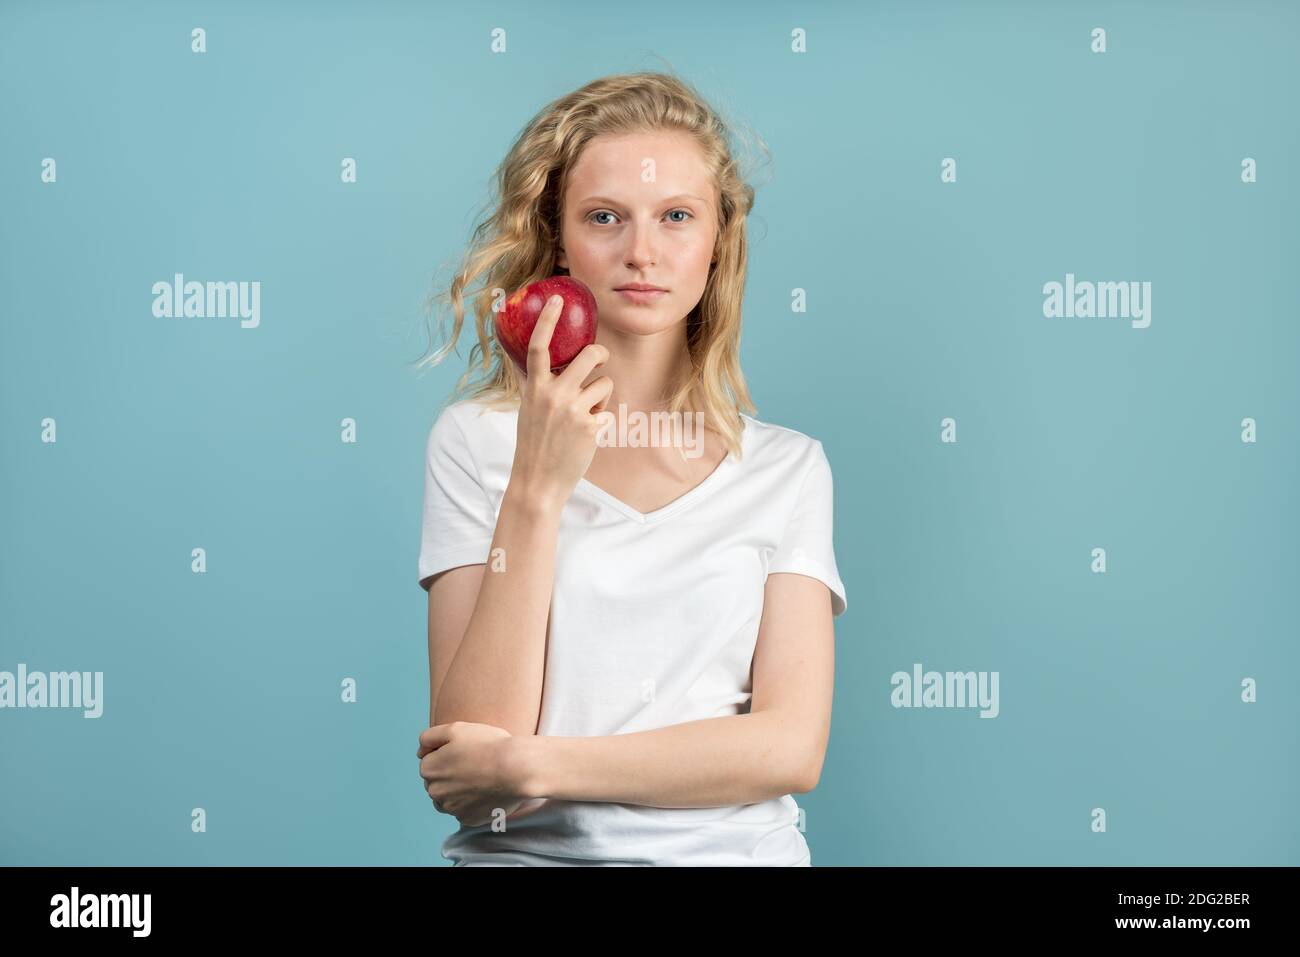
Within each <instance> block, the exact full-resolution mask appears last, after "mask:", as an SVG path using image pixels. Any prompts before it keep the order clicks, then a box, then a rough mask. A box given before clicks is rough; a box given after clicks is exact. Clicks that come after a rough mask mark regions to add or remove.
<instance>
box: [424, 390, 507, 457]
mask: <svg viewBox="0 0 1300 957" xmlns="http://www.w3.org/2000/svg"><path fill="white" fill-rule="evenodd" d="M518 416H519V408H518V406H517V405H516V406H512V407H507V406H502V405H493V404H492V403H490V402H486V401H484V400H482V399H478V398H469V399H461V400H459V401H456V402H451V403H448V404H447V405H444V406H443V408H442V409H441V410H440V411H439V413H438V415H437V417H436V418H435V419H434V422H433V425H432V426H431V427H430V428H429V437H428V440H427V442H426V444H425V454H426V457H427V458H428V459H429V461H430V463H431V464H432V465H436V464H439V463H445V462H448V461H456V462H458V463H460V464H461V465H462V467H468V466H469V465H471V464H472V465H473V466H474V469H475V471H477V470H478V467H479V466H480V465H483V464H493V463H495V462H496V461H497V460H499V459H500V458H501V457H502V456H512V455H513V453H514V442H515V429H516V423H517V421H518ZM506 461H509V458H507V459H506Z"/></svg>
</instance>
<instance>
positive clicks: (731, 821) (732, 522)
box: [419, 399, 847, 866]
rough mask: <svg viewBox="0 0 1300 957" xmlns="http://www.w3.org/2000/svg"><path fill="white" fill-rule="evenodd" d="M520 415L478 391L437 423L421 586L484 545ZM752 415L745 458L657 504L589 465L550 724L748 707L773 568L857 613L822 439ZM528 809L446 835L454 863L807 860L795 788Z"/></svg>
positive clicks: (549, 695)
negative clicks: (835, 534)
mask: <svg viewBox="0 0 1300 957" xmlns="http://www.w3.org/2000/svg"><path fill="white" fill-rule="evenodd" d="M518 418H519V412H518V409H517V408H515V409H509V410H494V409H489V408H488V407H487V406H486V405H484V404H482V403H480V402H478V401H477V400H474V399H465V400H461V401H459V402H456V403H454V404H451V405H449V406H447V407H446V408H445V409H444V410H443V411H442V413H441V414H440V415H439V416H438V419H437V421H436V422H435V423H434V425H433V427H432V429H431V430H430V432H429V439H428V444H427V449H426V452H427V455H426V473H425V493H424V524H423V535H422V537H421V543H420V563H419V564H420V576H419V578H420V585H421V586H422V587H425V588H427V586H428V582H427V579H428V578H429V577H430V576H432V575H434V574H436V573H437V572H440V571H443V570H445V569H448V568H455V567H457V566H459V565H472V564H480V563H485V562H486V561H487V560H488V558H489V555H488V552H489V550H490V547H491V544H492V536H493V533H494V531H495V528H496V518H497V515H498V513H499V511H500V508H501V500H502V497H503V496H504V494H505V490H506V483H507V482H508V481H509V478H510V467H511V464H512V462H513V460H514V451H515V436H516V426H517V422H518ZM742 421H743V422H744V429H743V431H742V449H743V451H744V455H743V457H742V459H741V460H739V461H738V460H737V459H736V458H735V456H734V455H732V454H730V453H728V455H727V457H726V458H724V459H723V460H722V462H721V464H720V465H718V466H717V467H716V468H715V469H714V471H713V472H712V473H711V474H710V475H709V477H708V478H706V479H705V480H704V481H703V482H702V483H700V484H699V485H697V486H696V487H695V488H693V489H692V490H690V491H689V492H687V493H686V494H685V495H683V496H681V497H680V498H678V499H676V500H675V501H673V502H671V503H670V504H668V505H665V506H664V507H662V508H658V509H655V510H654V511H652V512H649V513H641V512H638V511H637V510H636V509H634V508H632V507H631V506H629V505H627V504H626V503H624V502H622V501H620V500H619V499H617V498H615V497H614V496H612V495H610V494H608V493H606V492H604V491H603V490H602V489H600V488H599V487H597V486H596V485H594V484H592V483H591V482H588V481H587V480H586V479H581V480H579V482H578V485H577V487H576V488H575V489H574V491H573V494H572V495H571V496H570V497H569V499H568V501H567V502H566V503H565V505H564V508H563V511H562V514H561V517H560V527H559V534H558V539H557V545H556V558H555V583H554V589H553V591H552V596H551V615H550V630H549V632H548V635H547V653H546V673H545V676H544V684H543V691H542V702H541V716H540V723H539V725H538V731H537V733H538V734H541V735H557V736H594V735H612V734H623V733H626V732H633V731H645V730H649V729H652V728H662V727H666V726H668V725H673V724H680V723H682V722H685V721H693V720H696V719H699V718H712V717H720V716H723V715H733V714H744V713H746V712H748V711H749V702H750V692H751V681H750V678H751V674H750V668H751V664H752V661H753V656H754V646H755V643H756V640H757V638H758V625H759V619H760V618H761V616H762V612H763V586H764V581H765V579H766V577H767V575H768V574H769V573H771V572H797V573H798V574H801V575H808V576H810V577H812V578H817V579H819V580H821V581H823V582H825V583H826V584H827V585H828V586H829V587H830V590H831V601H832V613H833V614H834V615H835V616H838V615H840V614H842V613H843V612H844V610H845V608H846V607H847V599H846V597H845V592H844V584H843V582H841V581H840V577H839V574H838V571H837V569H836V564H835V554H834V550H833V548H832V544H831V530H832V508H831V469H830V463H829V462H828V461H827V459H826V454H825V452H824V451H823V449H822V445H821V443H820V442H819V441H817V440H816V439H812V438H809V437H808V436H806V435H804V434H803V433H801V432H796V431H794V430H793V429H787V428H783V427H781V426H777V425H770V424H768V423H765V422H760V421H758V420H757V419H754V418H752V417H750V416H748V415H743V414H742ZM507 560H508V558H507ZM525 810H527V811H529V813H526V814H524V813H523V812H524V811H525ZM519 813H521V814H522V815H523V816H521V817H519V818H518V819H515V818H514V817H513V816H512V817H510V818H508V819H507V820H506V830H505V831H497V832H494V831H493V830H492V828H491V825H490V824H486V825H482V826H478V827H461V828H460V829H459V830H458V831H456V832H455V833H454V834H452V835H451V836H449V837H448V838H447V839H446V841H444V842H443V845H442V855H443V857H445V858H447V859H448V860H451V861H454V862H456V864H458V865H468V864H540V865H565V864H576V865H593V864H609V865H620V864H621V865H636V864H642V865H780V866H801V865H802V866H806V865H808V864H809V863H810V854H809V850H808V845H807V843H806V842H805V841H804V838H803V833H802V830H801V828H800V827H799V823H798V818H797V815H798V806H797V805H796V803H795V800H794V798H793V796H791V795H785V796H783V797H781V798H774V799H771V800H767V801H761V802H758V803H755V804H746V805H736V806H732V807H708V808H659V807H647V806H643V805H634V804H617V803H610V802H595V801H592V802H588V801H561V800H556V799H535V800H532V801H529V802H527V803H526V804H525V805H524V807H523V808H521V809H520V812H519Z"/></svg>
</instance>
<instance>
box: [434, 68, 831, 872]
mask: <svg viewBox="0 0 1300 957" xmlns="http://www.w3.org/2000/svg"><path fill="white" fill-rule="evenodd" d="M498 183H499V188H500V205H499V208H498V209H497V210H496V211H495V213H494V215H492V216H491V218H490V219H488V220H487V221H486V222H484V223H483V224H482V225H480V226H479V227H478V230H477V232H476V234H475V239H476V243H475V246H474V248H473V250H472V251H471V253H470V254H469V256H468V257H467V260H466V262H465V264H464V265H463V266H462V268H461V270H460V272H459V274H458V275H457V276H456V277H455V280H454V282H453V283H452V285H451V289H450V296H449V299H450V301H451V303H452V304H453V306H454V311H455V323H454V328H453V330H452V333H451V337H450V342H449V344H448V346H447V348H448V349H449V348H451V346H452V345H454V343H455V341H456V339H457V338H458V336H459V333H460V329H461V324H462V321H463V318H464V313H465V310H464V304H463V294H464V291H465V290H466V289H467V287H468V286H469V285H470V284H471V283H472V282H473V281H474V280H476V279H478V278H480V277H481V278H482V280H483V283H482V286H481V289H480V291H479V292H478V294H477V297H476V299H475V309H476V314H477V332H478V342H477V344H476V346H475V349H474V352H473V353H472V354H471V358H470V363H471V367H472V366H473V363H474V361H475V360H474V355H475V354H478V355H480V356H481V359H482V363H481V368H482V369H483V370H484V372H485V373H487V375H486V376H485V377H484V379H483V380H481V381H480V382H479V383H477V386H476V389H475V390H474V391H473V392H472V394H470V395H469V396H468V397H467V398H462V399H460V400H458V401H456V402H453V403H452V404H450V405H449V406H447V407H446V408H444V409H443V410H442V411H441V412H440V414H439V416H438V418H437V420H436V422H435V423H434V425H433V427H432V429H431V431H430V433H429V439H428V445H427V449H426V452H427V468H426V473H425V499H424V517H423V518H424V521H423V536H422V541H421V548H420V560H419V573H420V584H421V586H422V587H424V588H426V589H427V590H428V596H429V598H428V601H429V697H430V705H429V723H430V725H431V727H430V728H428V729H427V730H426V731H425V732H424V733H422V734H421V735H420V745H419V750H418V756H419V758H420V775H421V777H422V778H423V779H424V781H425V785H426V790H427V792H428V794H429V796H430V797H431V798H433V800H434V805H435V807H437V808H438V810H440V811H443V812H445V813H448V814H452V815H454V816H455V817H456V818H457V819H458V820H459V821H460V824H461V826H460V829H459V830H458V831H456V832H455V833H454V834H452V835H451V836H450V837H448V838H447V840H446V841H445V842H444V843H443V845H442V854H443V856H444V857H446V858H447V859H449V860H452V861H454V862H455V863H456V864H457V865H471V864H516V865H527V864H539V865H572V864H576V865H636V864H642V865H781V866H803V865H809V864H810V863H811V860H810V853H809V850H808V845H807V843H806V842H805V841H804V838H803V830H804V829H803V827H802V822H801V821H800V819H799V809H798V806H797V805H796V803H795V801H794V798H793V797H792V794H793V793H794V792H806V791H809V790H811V789H812V788H813V787H814V786H815V785H816V783H817V780H818V776H819V774H820V771H821V765H822V758H823V755H824V753H825V749H826V743H827V739H828V736H829V733H830V717H831V695H832V686H833V670H834V669H833V663H834V626H833V622H832V618H833V617H834V616H837V615H839V614H841V613H843V611H844V609H845V607H846V597H845V591H844V585H843V583H842V582H841V581H840V578H839V574H838V571H837V569H836V563H835V555H834V550H833V547H832V541H831V528H832V486H831V470H830V465H829V463H828V461H827V458H826V455H825V452H824V451H823V449H822V445H821V443H820V442H819V441H817V440H816V439H813V438H810V437H809V436H807V435H804V434H803V433H800V432H797V431H794V430H792V429H787V428H783V427H781V426H777V425H772V424H768V423H765V422H761V421H759V420H758V419H756V418H753V413H754V412H755V411H756V410H755V409H754V407H753V405H752V403H751V402H750V400H749V394H748V389H747V387H746V385H745V381H744V378H743V376H742V374H741V370H740V363H739V347H740V325H741V300H742V293H743V290H744V281H745V268H746V238H745V224H746V217H747V215H748V213H749V211H750V209H751V207H752V205H753V197H754V191H753V188H752V187H751V186H749V185H748V184H746V183H745V182H744V181H743V180H742V178H741V176H740V173H739V171H738V167H737V163H736V161H735V159H734V157H733V154H732V149H731V145H730V134H729V130H728V128H727V127H726V125H725V124H724V123H723V122H722V121H721V120H720V119H719V118H718V116H717V115H716V114H715V113H714V111H713V110H712V109H711V108H710V107H709V106H708V105H707V104H706V103H705V102H704V101H703V100H702V99H701V98H700V97H699V95H698V94H696V93H695V92H694V91H693V90H692V89H691V88H690V87H689V86H688V85H686V84H685V83H683V82H681V81H680V80H678V79H676V78H674V77H671V76H667V75H663V74H658V73H638V74H632V75H622V76H611V77H605V78H602V79H599V80H596V81H594V82H592V83H590V84H588V85H587V86H585V87H583V88H582V89H579V90H577V91H575V92H573V93H571V94H569V95H567V96H565V97H563V98H561V99H559V100H557V101H556V102H554V103H552V104H551V105H549V106H548V107H546V108H545V109H544V110H543V111H542V112H541V113H539V114H538V116H537V117H536V118H534V119H533V120H532V121H531V122H530V123H529V124H528V126H527V127H526V128H525V129H524V131H523V132H522V134H521V135H520V136H519V138H518V139H517V141H516V142H515V143H514V145H513V147H512V148H511V150H510V152H509V155H508V156H507V157H506V159H505V161H504V163H503V164H502V166H501V168H500V170H499V172H498ZM555 274H560V275H570V276H572V277H574V278H575V279H578V280H581V281H582V282H583V283H585V284H586V285H587V286H588V287H589V288H590V289H591V290H592V292H593V293H594V295H595V297H596V302H597V306H598V311H599V327H598V333H597V337H596V343H594V344H592V345H589V346H587V347H586V348H585V349H584V350H583V351H582V352H581V353H580V354H579V355H578V357H577V358H576V359H574V360H573V362H572V363H571V364H570V365H569V366H568V367H567V368H565V369H564V370H563V371H561V372H559V373H558V374H557V373H552V372H551V370H550V368H549V367H550V362H549V356H548V351H547V349H548V344H549V342H550V336H551V332H552V330H553V329H554V327H555V324H556V320H557V318H558V315H559V308H558V305H557V303H556V302H552V303H550V304H549V305H548V306H547V308H546V309H545V310H544V311H543V313H542V316H541V318H540V319H539V320H538V323H537V327H536V329H535V331H534V333H533V336H532V341H531V343H530V349H529V354H528V367H527V373H526V375H525V374H522V373H521V372H520V371H519V370H518V369H517V368H516V367H515V365H514V364H513V362H512V361H511V360H509V359H508V358H507V357H506V356H505V354H504V353H503V352H502V351H501V348H500V346H499V345H498V344H497V343H496V341H495V339H494V338H493V337H491V336H490V335H489V329H488V321H489V319H490V317H491V316H492V315H493V307H494V305H496V306H498V307H499V304H500V302H501V299H502V297H503V296H504V295H506V294H508V293H510V292H512V291H514V290H516V289H518V288H521V287H522V286H524V285H526V284H528V283H529V282H532V281H535V280H537V279H541V278H544V277H547V276H551V275H555ZM632 286H641V287H656V289H657V290H658V291H655V290H647V289H645V288H642V289H640V290H637V289H630V288H629V287H632ZM445 355H446V350H445V349H444V350H443V351H442V353H441V354H440V355H439V356H437V357H436V358H435V359H434V361H435V362H436V361H440V360H441V358H442V357H443V356H445ZM468 375H469V373H468V372H467V373H466V375H465V376H464V377H462V378H461V380H460V382H459V384H458V389H463V388H465V384H466V378H467V377H468ZM615 410H617V412H615ZM652 412H666V413H669V414H674V415H677V416H681V417H683V418H682V419H679V420H678V421H679V423H680V422H681V421H683V420H685V419H690V421H693V422H696V423H698V422H702V423H703V426H704V427H703V429H702V430H701V431H700V432H699V433H698V434H699V436H700V438H701V441H700V442H699V443H697V444H696V445H694V446H693V447H692V449H691V453H693V454H687V452H686V450H685V449H684V448H682V447H677V448H673V447H667V446H664V445H662V444H632V443H628V442H623V443H619V442H606V441H603V440H601V436H602V435H604V436H607V437H608V436H610V435H611V433H609V432H605V433H601V432H600V429H601V427H602V425H604V424H606V423H607V422H608V419H607V416H611V415H614V416H616V417H617V416H622V418H623V420H628V419H631V418H633V417H634V416H636V415H637V414H644V415H646V416H647V417H648V414H649V413H652ZM690 431H691V430H690V428H685V429H684V431H683V433H682V434H689V433H690Z"/></svg>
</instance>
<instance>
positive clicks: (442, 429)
mask: <svg viewBox="0 0 1300 957" xmlns="http://www.w3.org/2000/svg"><path fill="white" fill-rule="evenodd" d="M424 461H425V467H424V522H423V527H422V531H421V535H420V578H419V581H420V587H421V588H423V589H425V590H426V591H428V588H429V579H430V578H431V577H432V576H434V575H436V574H437V573H438V572H441V571H446V570H447V569H449V568H456V567H457V566H460V565H478V564H482V563H484V562H486V561H487V559H488V552H489V551H490V550H491V548H492V536H493V535H494V534H495V532H496V511H495V509H494V508H493V507H492V505H491V503H490V501H489V500H488V496H487V493H486V492H485V491H484V489H483V486H482V484H481V482H480V481H479V477H478V469H477V467H476V466H475V464H474V458H473V456H472V455H471V454H470V448H469V442H468V441H467V440H466V438H465V433H464V431H463V430H462V429H461V427H460V424H459V423H458V422H457V421H456V419H455V418H454V417H453V415H452V412H451V410H450V409H444V410H443V411H442V413H441V414H439V416H438V419H437V421H435V422H434V423H433V428H431V429H430V430H429V439H428V442H427V444H426V446H425V457H424Z"/></svg>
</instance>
